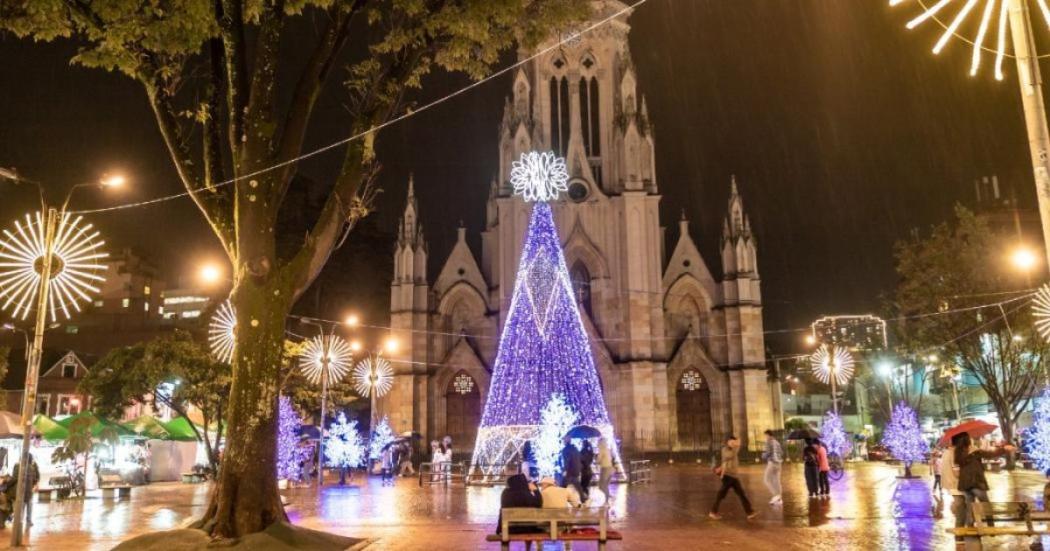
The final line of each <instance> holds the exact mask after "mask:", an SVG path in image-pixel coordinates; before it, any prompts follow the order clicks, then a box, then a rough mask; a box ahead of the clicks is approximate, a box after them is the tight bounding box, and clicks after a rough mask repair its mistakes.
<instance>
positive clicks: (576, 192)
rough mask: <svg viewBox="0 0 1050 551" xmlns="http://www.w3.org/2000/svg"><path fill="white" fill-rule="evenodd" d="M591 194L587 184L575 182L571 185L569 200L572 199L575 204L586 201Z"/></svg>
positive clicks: (579, 181)
mask: <svg viewBox="0 0 1050 551" xmlns="http://www.w3.org/2000/svg"><path fill="white" fill-rule="evenodd" d="M589 192H590V190H589V189H587V184H586V183H585V182H583V181H581V180H575V181H573V182H572V183H570V184H569V192H568V193H569V199H572V200H573V202H574V203H582V202H583V201H585V200H586V199H587V195H589Z"/></svg>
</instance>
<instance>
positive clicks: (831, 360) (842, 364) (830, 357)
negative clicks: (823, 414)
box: [810, 344, 853, 414]
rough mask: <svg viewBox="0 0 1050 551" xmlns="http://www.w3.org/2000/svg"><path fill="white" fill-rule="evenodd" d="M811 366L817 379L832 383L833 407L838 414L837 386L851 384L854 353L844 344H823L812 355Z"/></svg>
mask: <svg viewBox="0 0 1050 551" xmlns="http://www.w3.org/2000/svg"><path fill="white" fill-rule="evenodd" d="M810 367H811V369H812V372H813V376H814V377H816V378H817V380H819V381H820V382H822V383H824V384H830V385H831V407H832V409H833V410H834V411H835V413H836V414H838V412H839V402H838V396H837V394H838V390H837V386H838V385H846V384H849V380H850V378H851V377H853V355H852V354H850V353H849V350H846V349H845V348H844V347H842V346H835V345H832V346H830V347H829V346H828V345H826V344H822V345H820V348H818V349H817V351H816V352H814V353H813V355H812V356H811V357H810Z"/></svg>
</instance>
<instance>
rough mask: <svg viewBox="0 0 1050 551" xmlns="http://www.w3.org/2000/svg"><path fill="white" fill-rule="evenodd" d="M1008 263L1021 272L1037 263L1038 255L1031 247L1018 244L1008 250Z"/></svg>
mask: <svg viewBox="0 0 1050 551" xmlns="http://www.w3.org/2000/svg"><path fill="white" fill-rule="evenodd" d="M1010 263H1011V264H1013V266H1014V268H1017V269H1018V270H1020V271H1022V272H1025V273H1027V272H1029V271H1031V270H1032V268H1035V266H1036V264H1038V263H1039V255H1038V254H1036V252H1035V251H1033V250H1032V249H1030V248H1028V247H1026V246H1024V245H1019V246H1017V247H1016V248H1014V250H1013V251H1011V252H1010Z"/></svg>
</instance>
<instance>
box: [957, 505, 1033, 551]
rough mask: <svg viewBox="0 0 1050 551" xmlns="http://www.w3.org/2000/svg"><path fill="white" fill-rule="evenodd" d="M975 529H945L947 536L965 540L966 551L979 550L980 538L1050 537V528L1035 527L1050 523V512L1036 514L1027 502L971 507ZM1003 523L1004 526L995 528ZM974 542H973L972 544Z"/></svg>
mask: <svg viewBox="0 0 1050 551" xmlns="http://www.w3.org/2000/svg"><path fill="white" fill-rule="evenodd" d="M970 507H971V509H970V510H971V511H972V514H973V519H974V525H973V526H965V527H962V528H948V529H947V531H948V533H950V534H955V535H956V536H962V537H965V538H968V541H967V549H980V548H981V538H985V537H995V536H1042V535H1048V534H1050V526H1047V525H1045V524H1043V525H1041V526H1037V525H1035V522H1037V521H1039V522H1046V521H1050V512H1047V511H1039V510H1037V509H1036V508H1035V504H1034V503H1031V502H1027V501H1007V502H993V503H983V502H980V501H975V502H974V503H972V504H971V505H970ZM996 523H1006V524H1007V525H1006V526H1001V525H1000V526H996V525H995V524H996ZM972 540H976V541H972Z"/></svg>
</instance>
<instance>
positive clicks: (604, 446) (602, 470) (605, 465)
mask: <svg viewBox="0 0 1050 551" xmlns="http://www.w3.org/2000/svg"><path fill="white" fill-rule="evenodd" d="M612 475H613V456H612V449H610V448H609V441H608V440H606V439H605V437H604V436H603V437H601V438H599V439H598V489H599V490H601V491H602V495H604V496H605V502H606V503H608V502H609V482H610V481H612Z"/></svg>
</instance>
